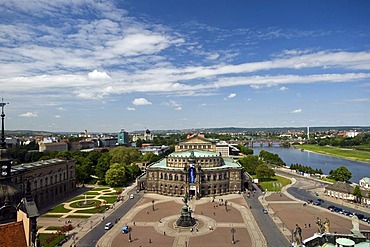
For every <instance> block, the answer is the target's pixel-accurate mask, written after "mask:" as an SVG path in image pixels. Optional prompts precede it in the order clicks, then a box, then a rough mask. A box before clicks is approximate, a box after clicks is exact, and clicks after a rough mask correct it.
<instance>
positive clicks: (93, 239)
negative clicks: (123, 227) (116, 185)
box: [76, 187, 144, 247]
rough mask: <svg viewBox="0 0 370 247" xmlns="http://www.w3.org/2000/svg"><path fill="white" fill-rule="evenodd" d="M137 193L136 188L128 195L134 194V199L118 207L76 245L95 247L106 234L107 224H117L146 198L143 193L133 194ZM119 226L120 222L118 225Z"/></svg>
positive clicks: (79, 246)
mask: <svg viewBox="0 0 370 247" xmlns="http://www.w3.org/2000/svg"><path fill="white" fill-rule="evenodd" d="M133 191H136V187H135V188H133V189H132V190H131V191H130V192H129V193H128V194H134V198H133V199H127V200H126V201H125V202H123V203H122V204H121V205H120V206H118V207H117V208H116V209H115V210H114V211H113V212H112V213H111V214H110V215H108V216H107V217H105V219H104V220H103V221H102V222H100V223H99V224H97V225H96V226H95V227H94V228H93V229H91V231H89V232H88V233H87V234H86V235H85V236H83V237H82V238H81V239H80V240H79V241H78V242H77V244H76V246H78V247H91V246H95V245H96V243H97V242H98V240H99V239H100V238H101V237H102V236H103V235H104V234H105V233H106V231H107V230H104V226H105V224H106V223H107V222H112V223H115V220H116V219H120V218H121V217H123V216H124V215H125V214H126V213H127V212H128V211H130V210H131V208H132V207H133V206H134V205H135V204H136V203H137V202H138V201H139V200H140V199H141V198H142V197H143V196H144V194H143V193H133ZM117 224H119V222H118V223H117Z"/></svg>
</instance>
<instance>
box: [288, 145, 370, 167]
mask: <svg viewBox="0 0 370 247" xmlns="http://www.w3.org/2000/svg"><path fill="white" fill-rule="evenodd" d="M294 148H297V149H302V150H307V151H311V152H315V153H319V154H324V155H329V156H334V157H338V158H343V159H348V160H355V161H362V162H367V163H370V152H366V151H358V150H353V149H344V148H337V147H331V146H318V145H311V144H302V145H294Z"/></svg>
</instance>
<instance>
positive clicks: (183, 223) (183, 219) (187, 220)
mask: <svg viewBox="0 0 370 247" xmlns="http://www.w3.org/2000/svg"><path fill="white" fill-rule="evenodd" d="M182 201H183V202H184V206H183V207H182V209H181V215H180V218H178V219H177V221H176V226H178V227H192V226H194V225H195V224H196V223H197V222H196V220H195V219H194V218H193V217H191V210H190V208H189V206H188V195H187V194H185V196H184V198H183V199H182Z"/></svg>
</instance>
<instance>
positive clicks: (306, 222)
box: [259, 179, 370, 240]
mask: <svg viewBox="0 0 370 247" xmlns="http://www.w3.org/2000/svg"><path fill="white" fill-rule="evenodd" d="M293 181H295V180H294V179H293ZM294 183H295V182H293V184H294ZM301 183H302V184H300V185H299V186H300V188H303V187H304V188H305V189H308V190H312V192H315V193H316V192H317V193H319V196H320V198H323V199H324V200H325V201H328V202H329V201H333V202H336V203H338V201H336V199H335V198H331V197H328V196H325V195H324V193H323V192H324V188H322V187H321V186H320V185H319V184H318V183H317V182H315V181H313V180H307V179H305V180H303V181H301ZM290 186H291V185H290ZM286 189H287V187H285V188H283V190H282V193H271V192H269V193H267V194H266V195H265V196H264V197H261V198H259V199H260V200H261V202H262V204H264V205H265V207H266V208H268V211H269V212H268V213H269V215H270V216H271V217H272V218H273V220H274V221H275V223H276V224H277V225H278V226H279V227H280V230H281V231H282V233H283V234H285V235H286V237H287V238H288V239H290V240H291V239H292V231H293V229H294V228H295V225H296V224H298V225H299V226H300V227H301V228H302V238H303V239H306V238H308V237H310V236H312V235H313V234H314V233H316V232H317V226H316V223H315V222H316V219H317V217H319V218H320V219H321V220H324V219H325V218H328V219H329V221H330V231H331V232H337V233H345V234H349V233H350V231H349V230H350V229H352V220H351V218H349V217H348V216H344V215H341V214H338V213H333V212H330V211H329V210H328V209H326V208H321V207H319V206H314V205H312V204H306V205H305V206H304V202H303V201H300V200H297V199H296V198H294V197H292V196H291V195H290V194H289V193H287V192H286ZM348 204H349V203H348ZM346 205H347V204H346ZM350 206H351V207H352V208H355V205H350ZM357 209H358V207H357ZM362 211H364V212H366V213H369V211H368V210H367V209H366V208H362ZM360 229H361V230H370V225H369V224H368V223H366V222H362V221H360Z"/></svg>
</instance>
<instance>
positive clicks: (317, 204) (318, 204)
mask: <svg viewBox="0 0 370 247" xmlns="http://www.w3.org/2000/svg"><path fill="white" fill-rule="evenodd" d="M313 205H315V206H320V205H321V202H319V201H315V202H313Z"/></svg>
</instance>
